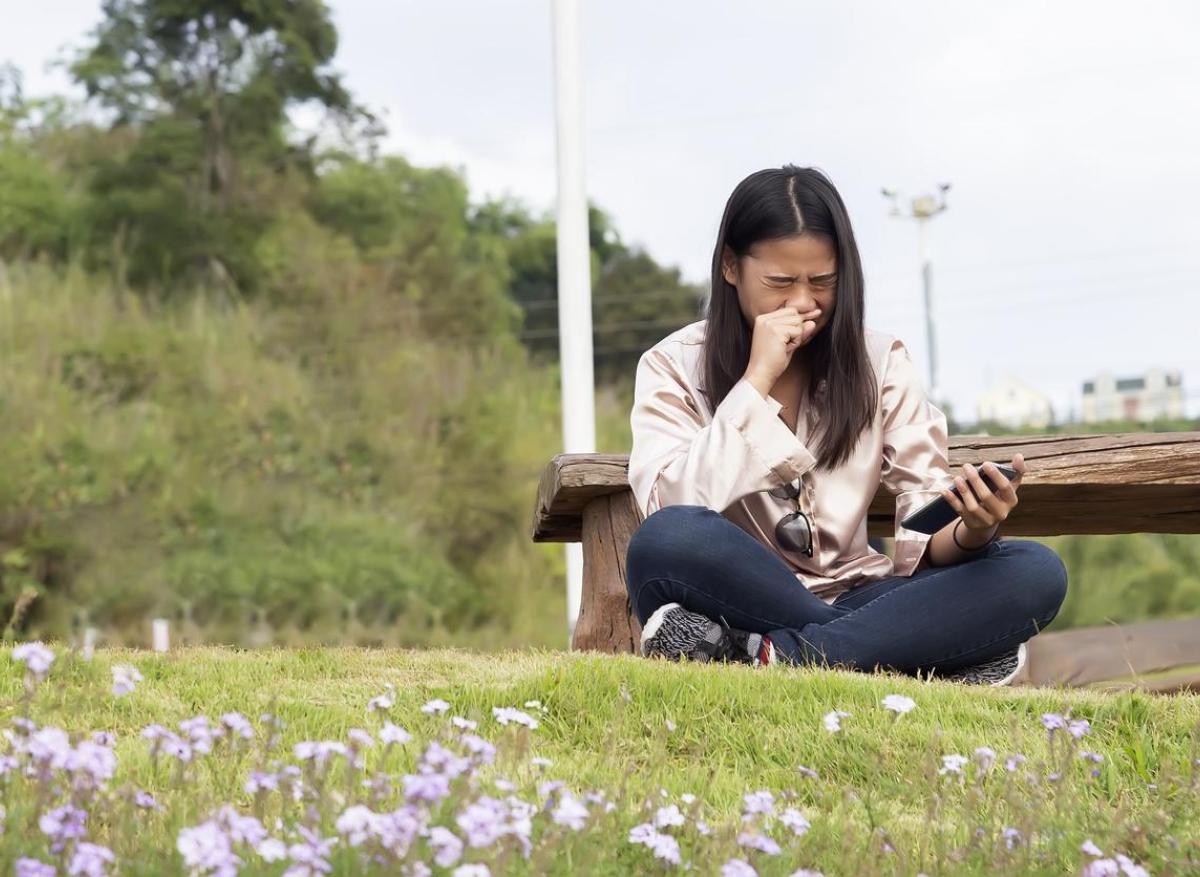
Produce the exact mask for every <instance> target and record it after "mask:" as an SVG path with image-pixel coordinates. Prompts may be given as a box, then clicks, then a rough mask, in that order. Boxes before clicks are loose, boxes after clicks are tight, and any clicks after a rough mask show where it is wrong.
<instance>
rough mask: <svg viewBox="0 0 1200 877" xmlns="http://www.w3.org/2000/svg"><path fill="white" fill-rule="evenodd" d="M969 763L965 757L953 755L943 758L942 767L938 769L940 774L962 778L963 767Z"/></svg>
mask: <svg viewBox="0 0 1200 877" xmlns="http://www.w3.org/2000/svg"><path fill="white" fill-rule="evenodd" d="M966 763H967V757H966V756H965V755H959V754H958V753H953V754H951V755H943V756H942V766H941V767H940V768H938V773H939V774H947V773H954V774H958V775H959V776H962V769H963V765H965V764H966Z"/></svg>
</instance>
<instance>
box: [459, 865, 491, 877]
mask: <svg viewBox="0 0 1200 877" xmlns="http://www.w3.org/2000/svg"><path fill="white" fill-rule="evenodd" d="M451 877H492V872H491V871H489V870H488V866H487V865H480V864H477V863H474V862H472V863H471V864H469V865H459V866H458V867H457V868H455V869H454V874H453V875H451Z"/></svg>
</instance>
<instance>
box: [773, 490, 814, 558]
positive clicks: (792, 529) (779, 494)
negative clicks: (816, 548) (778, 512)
mask: <svg viewBox="0 0 1200 877" xmlns="http://www.w3.org/2000/svg"><path fill="white" fill-rule="evenodd" d="M768 492H769V493H770V494H771V496H773V497H775V498H776V499H794V500H796V510H795V511H794V512H792V513H791V514H789V515H785V516H784V517H782V518H780V519H779V523H777V524H776V525H775V541H776V542H778V543H779V544H780V545H782V546H783V547H784V548H786V549H788V551H795V552H797V553H799V554H803V555H805V556H807V557H812V556H813V538H812V522H811V521H809V519H808V515H806V514H804V512H802V511H800V488H799V487H798V486H796V485H795V484H792V483H791V482H788V483H787V484H785V485H784V486H783V487H776V488H773V489H772V490H770V491H768Z"/></svg>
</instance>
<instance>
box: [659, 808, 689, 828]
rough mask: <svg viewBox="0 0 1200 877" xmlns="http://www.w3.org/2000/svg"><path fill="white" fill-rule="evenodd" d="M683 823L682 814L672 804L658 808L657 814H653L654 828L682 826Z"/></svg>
mask: <svg viewBox="0 0 1200 877" xmlns="http://www.w3.org/2000/svg"><path fill="white" fill-rule="evenodd" d="M685 821H686V820H685V818H684V815H683V813H681V812H680V810H679V808H678V807H677V806H676V805H674V804H671V805H670V806H669V807H659V808H658V812H657V813H655V814H654V825H655V827H656V828H666V827H667V826H669V825H683V824H684V822H685Z"/></svg>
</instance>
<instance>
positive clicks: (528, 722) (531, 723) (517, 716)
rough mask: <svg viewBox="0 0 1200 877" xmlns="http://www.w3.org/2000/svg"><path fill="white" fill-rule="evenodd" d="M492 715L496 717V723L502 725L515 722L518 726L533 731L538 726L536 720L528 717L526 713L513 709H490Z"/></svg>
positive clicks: (505, 707) (497, 707)
mask: <svg viewBox="0 0 1200 877" xmlns="http://www.w3.org/2000/svg"><path fill="white" fill-rule="evenodd" d="M492 715H493V716H495V717H496V721H497V722H499V723H500V724H502V725H507V724H508V723H509V722H516V723H517V724H519V725H524V726H525V727H527V728H530V729H535V728H537V726H538V721H537V719H535V718H533V717H532V716H530V715H529V714H528V713H523V712H521V711H520V710H519V709H516V708H515V707H507V706H504V707H500V706H494V707H492Z"/></svg>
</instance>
